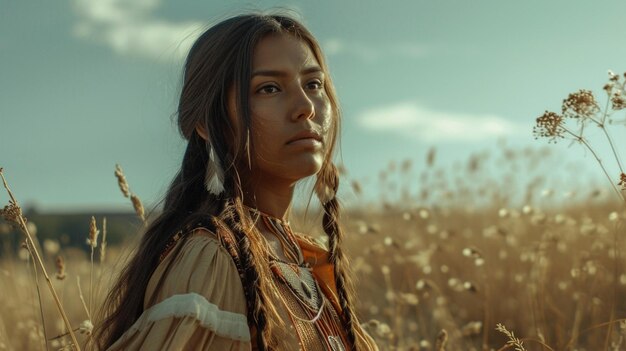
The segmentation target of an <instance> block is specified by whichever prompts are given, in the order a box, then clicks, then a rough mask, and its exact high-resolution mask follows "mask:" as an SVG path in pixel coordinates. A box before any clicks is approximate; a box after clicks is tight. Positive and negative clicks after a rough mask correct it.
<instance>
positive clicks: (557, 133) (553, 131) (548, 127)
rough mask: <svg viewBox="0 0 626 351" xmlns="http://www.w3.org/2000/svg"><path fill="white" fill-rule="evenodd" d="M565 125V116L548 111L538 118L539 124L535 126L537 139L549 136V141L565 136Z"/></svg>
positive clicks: (534, 130)
mask: <svg viewBox="0 0 626 351" xmlns="http://www.w3.org/2000/svg"><path fill="white" fill-rule="evenodd" d="M564 134H565V127H564V126H563V117H562V116H560V115H558V114H556V113H555V112H550V111H546V112H545V113H544V114H543V115H541V116H540V117H538V118H537V124H536V125H535V126H534V127H533V135H534V136H535V139H538V138H548V139H549V142H554V143H556V141H557V140H558V139H562V138H564Z"/></svg>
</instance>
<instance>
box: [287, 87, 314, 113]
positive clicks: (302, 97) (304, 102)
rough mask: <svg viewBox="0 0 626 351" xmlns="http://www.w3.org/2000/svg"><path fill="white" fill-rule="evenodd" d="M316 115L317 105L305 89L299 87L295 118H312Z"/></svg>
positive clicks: (295, 102)
mask: <svg viewBox="0 0 626 351" xmlns="http://www.w3.org/2000/svg"><path fill="white" fill-rule="evenodd" d="M313 117H315V105H314V104H313V101H312V100H311V98H309V96H307V94H306V92H305V91H304V90H303V89H298V91H297V93H295V96H294V111H293V114H292V119H293V120H299V119H302V118H306V119H311V118H313Z"/></svg>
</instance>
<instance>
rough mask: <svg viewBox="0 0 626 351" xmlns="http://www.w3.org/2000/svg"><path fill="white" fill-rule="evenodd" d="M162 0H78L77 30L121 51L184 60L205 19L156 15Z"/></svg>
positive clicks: (86, 37)
mask: <svg viewBox="0 0 626 351" xmlns="http://www.w3.org/2000/svg"><path fill="white" fill-rule="evenodd" d="M159 3H160V0H133V1H128V0H97V1H92V0H74V1H73V3H72V5H73V8H74V11H75V12H76V14H77V15H78V21H77V22H76V23H75V25H74V34H75V35H76V36H77V37H79V38H82V39H85V40H95V41H97V42H100V43H103V44H105V45H107V46H109V47H110V48H111V49H113V50H114V51H115V52H117V53H118V54H120V55H130V56H143V57H149V58H157V59H160V60H170V59H174V60H180V59H182V58H184V57H185V55H186V54H187V53H188V52H189V49H190V48H191V45H192V44H193V41H194V40H195V39H196V38H197V36H198V35H200V34H201V30H202V29H204V24H203V23H201V22H193V21H187V22H169V21H165V20H161V19H157V18H154V17H152V12H153V11H154V10H155V9H156V8H157V7H158V6H159Z"/></svg>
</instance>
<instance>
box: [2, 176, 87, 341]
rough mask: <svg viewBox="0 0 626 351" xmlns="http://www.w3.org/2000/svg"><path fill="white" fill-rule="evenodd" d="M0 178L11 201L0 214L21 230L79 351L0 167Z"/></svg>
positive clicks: (74, 336)
mask: <svg viewBox="0 0 626 351" xmlns="http://www.w3.org/2000/svg"><path fill="white" fill-rule="evenodd" d="M0 177H2V184H3V185H4V188H5V189H6V191H7V193H8V194H9V197H10V199H11V200H10V201H9V205H8V206H7V207H8V208H7V207H5V208H4V209H3V210H2V211H1V212H2V214H3V216H4V217H5V218H6V219H7V220H9V221H12V222H13V223H16V224H18V226H19V228H20V229H21V231H22V232H23V233H24V234H25V235H26V241H27V243H28V245H29V246H30V247H31V248H32V254H34V256H33V257H34V258H35V262H36V263H37V266H38V267H39V269H40V270H41V272H42V273H43V275H44V277H45V279H46V283H47V284H48V288H49V289H50V292H51V293H52V297H53V298H54V303H55V304H56V306H57V309H58V311H59V314H60V315H61V317H62V318H63V322H64V323H65V327H66V328H67V329H68V331H69V333H70V337H71V338H72V343H73V347H74V348H75V349H76V350H78V351H80V346H79V344H78V340H77V339H76V335H75V334H74V332H73V331H72V326H71V324H70V321H69V319H68V318H67V314H66V313H65V309H64V308H63V304H62V303H61V300H60V299H59V296H58V294H57V292H56V290H55V289H54V286H53V285H52V280H51V279H50V276H49V275H48V272H47V271H46V267H45V265H44V263H43V260H42V259H41V255H40V254H39V251H38V250H37V249H36V248H35V242H34V240H33V237H32V235H31V234H30V231H29V230H28V227H27V226H26V219H25V218H24V216H23V215H22V208H21V207H20V206H19V205H18V203H17V200H16V199H15V197H14V196H13V192H12V191H11V189H10V188H9V185H8V184H7V181H6V179H5V178H4V173H3V168H2V167H0Z"/></svg>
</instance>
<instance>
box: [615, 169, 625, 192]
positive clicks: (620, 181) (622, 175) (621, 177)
mask: <svg viewBox="0 0 626 351" xmlns="http://www.w3.org/2000/svg"><path fill="white" fill-rule="evenodd" d="M617 185H619V186H621V187H622V190H623V191H624V190H626V173H622V174H620V175H619V183H617Z"/></svg>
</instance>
